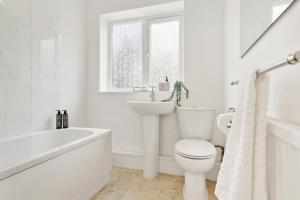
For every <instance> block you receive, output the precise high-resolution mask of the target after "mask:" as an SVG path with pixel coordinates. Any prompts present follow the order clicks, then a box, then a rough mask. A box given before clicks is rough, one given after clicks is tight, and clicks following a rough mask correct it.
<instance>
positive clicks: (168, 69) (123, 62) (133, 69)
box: [107, 16, 182, 90]
mask: <svg viewBox="0 0 300 200" xmlns="http://www.w3.org/2000/svg"><path fill="white" fill-rule="evenodd" d="M181 23H182V20H181V16H172V17H162V18H156V19H149V18H148V19H135V20H126V21H116V22H111V23H110V30H109V32H108V33H109V37H108V38H109V44H108V48H109V51H108V52H109V53H108V61H109V62H108V63H109V67H108V71H107V73H108V79H107V81H108V83H107V85H108V88H109V89H110V90H125V89H129V88H132V87H134V86H140V85H157V83H158V82H161V81H164V80H165V77H166V76H168V78H169V81H170V82H171V83H172V82H175V81H176V80H180V79H181V74H182V73H181V70H182V69H181V68H182V67H181V65H182V63H181V62H182V50H181V48H182V44H181V41H182V33H181V30H182V28H181V26H182V24H181Z"/></svg>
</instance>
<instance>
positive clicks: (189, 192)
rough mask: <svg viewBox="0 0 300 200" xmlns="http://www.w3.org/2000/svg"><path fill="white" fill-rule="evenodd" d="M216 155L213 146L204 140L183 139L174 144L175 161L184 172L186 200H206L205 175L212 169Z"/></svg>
mask: <svg viewBox="0 0 300 200" xmlns="http://www.w3.org/2000/svg"><path fill="white" fill-rule="evenodd" d="M216 155H217V151H216V149H215V147H214V145H212V144H211V143H209V142H207V141H205V140H196V139H184V140H180V141H179V142H177V143H176V145H175V160H176V162H177V164H178V165H179V166H180V167H181V168H182V169H183V170H184V175H185V183H184V188H183V194H184V198H185V199H186V200H200V199H201V200H202V199H203V200H207V199H208V193H207V187H206V182H205V174H206V173H207V172H209V171H210V170H211V169H212V168H213V166H214V164H215V161H216Z"/></svg>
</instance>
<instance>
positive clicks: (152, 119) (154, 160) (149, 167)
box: [128, 101, 175, 178]
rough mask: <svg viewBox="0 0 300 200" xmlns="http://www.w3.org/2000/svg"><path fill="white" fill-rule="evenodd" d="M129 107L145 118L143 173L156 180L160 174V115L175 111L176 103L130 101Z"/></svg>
mask: <svg viewBox="0 0 300 200" xmlns="http://www.w3.org/2000/svg"><path fill="white" fill-rule="evenodd" d="M128 104H129V106H130V107H131V108H132V110H134V111H135V112H137V113H139V114H141V115H142V118H143V120H142V121H143V123H142V127H143V130H142V131H143V150H144V154H143V171H144V177H145V178H155V177H156V176H157V175H158V172H159V115H167V114H170V113H172V112H173V111H174V110H175V102H160V101H129V102H128Z"/></svg>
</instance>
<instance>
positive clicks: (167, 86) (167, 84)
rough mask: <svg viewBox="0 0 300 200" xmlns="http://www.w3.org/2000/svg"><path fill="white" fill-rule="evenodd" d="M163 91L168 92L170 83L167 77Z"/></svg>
mask: <svg viewBox="0 0 300 200" xmlns="http://www.w3.org/2000/svg"><path fill="white" fill-rule="evenodd" d="M165 91H170V82H169V79H168V76H166V82H165Z"/></svg>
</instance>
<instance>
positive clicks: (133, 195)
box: [92, 168, 217, 200]
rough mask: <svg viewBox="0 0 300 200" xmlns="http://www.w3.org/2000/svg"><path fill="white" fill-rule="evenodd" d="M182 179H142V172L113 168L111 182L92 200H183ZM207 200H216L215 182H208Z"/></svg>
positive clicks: (167, 177)
mask: <svg viewBox="0 0 300 200" xmlns="http://www.w3.org/2000/svg"><path fill="white" fill-rule="evenodd" d="M183 182H184V178H183V177H180V176H173V175H167V174H160V175H159V176H158V177H156V178H155V179H150V180H149V179H144V177H143V173H142V171H139V170H132V169H124V168H114V169H113V172H112V180H111V181H110V182H109V183H108V184H107V185H106V186H105V187H104V188H103V189H102V190H101V191H100V192H99V193H98V194H96V195H95V196H94V198H93V199H92V200H184V199H183V196H182V187H183ZM207 185H208V191H209V200H216V199H217V198H216V197H215V195H214V190H215V182H211V181H208V182H207Z"/></svg>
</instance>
